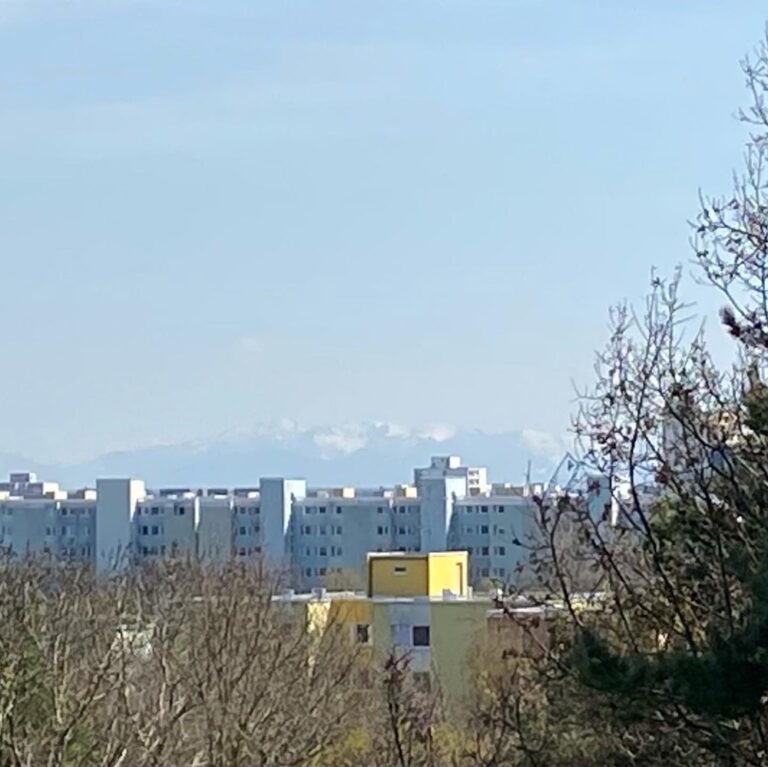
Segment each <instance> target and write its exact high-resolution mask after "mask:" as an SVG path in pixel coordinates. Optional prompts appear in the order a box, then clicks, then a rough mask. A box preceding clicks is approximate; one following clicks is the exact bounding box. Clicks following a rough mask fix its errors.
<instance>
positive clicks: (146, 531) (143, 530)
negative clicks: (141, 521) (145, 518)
mask: <svg viewBox="0 0 768 767" xmlns="http://www.w3.org/2000/svg"><path fill="white" fill-rule="evenodd" d="M141 534H142V535H149V528H148V527H147V526H146V525H142V526H141Z"/></svg>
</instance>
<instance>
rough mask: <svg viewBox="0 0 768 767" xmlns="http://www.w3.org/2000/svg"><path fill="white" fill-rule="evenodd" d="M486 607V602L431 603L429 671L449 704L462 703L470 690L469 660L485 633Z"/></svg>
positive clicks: (487, 607)
mask: <svg viewBox="0 0 768 767" xmlns="http://www.w3.org/2000/svg"><path fill="white" fill-rule="evenodd" d="M489 607H490V604H489V603H488V602H485V601H478V602H462V601H455V602H452V601H445V602H432V612H431V628H430V644H431V646H432V670H433V672H434V674H435V676H436V677H437V679H438V682H439V684H440V687H441V688H442V690H443V691H444V692H445V694H446V697H447V699H448V700H450V701H452V702H456V703H459V702H461V700H462V699H463V698H464V697H465V696H466V695H467V694H468V693H469V691H470V684H471V667H470V665H469V662H468V661H469V658H470V656H471V654H473V652H474V651H475V650H476V649H477V648H479V646H480V644H479V643H480V640H481V638H482V637H483V636H485V634H486V632H487V628H486V626H487V623H486V621H487V614H488V609H489Z"/></svg>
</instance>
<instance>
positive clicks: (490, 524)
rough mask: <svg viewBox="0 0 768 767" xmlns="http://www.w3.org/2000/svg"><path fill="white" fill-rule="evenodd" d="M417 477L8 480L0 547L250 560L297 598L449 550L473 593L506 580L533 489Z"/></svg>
mask: <svg viewBox="0 0 768 767" xmlns="http://www.w3.org/2000/svg"><path fill="white" fill-rule="evenodd" d="M414 478H415V480H416V482H415V484H413V485H398V486H395V487H389V488H373V489H368V488H352V487H341V488H330V489H323V488H308V487H307V483H306V481H305V480H303V479H285V478H281V477H277V478H263V479H261V480H260V481H259V482H257V483H255V484H254V485H253V486H251V487H239V488H234V489H227V488H207V489H197V488H178V487H177V488H165V489H160V490H157V491H150V490H148V489H147V488H146V487H145V486H144V483H143V482H141V481H140V480H137V479H128V478H124V479H118V478H115V479H111V478H104V479H98V480H97V482H96V488H95V489H85V490H78V491H75V492H65V491H63V490H61V489H60V488H59V487H58V485H57V484H56V483H52V482H43V481H38V479H37V477H35V476H34V475H32V474H25V473H16V474H13V475H11V477H10V479H9V481H8V482H4V483H0V546H2V547H5V548H6V549H8V550H10V551H12V552H13V553H14V554H16V555H17V556H24V555H26V554H42V553H46V552H47V553H49V554H51V555H54V556H57V557H61V558H65V559H68V560H74V561H83V562H88V563H91V564H94V565H96V566H98V567H99V569H101V570H105V571H108V570H111V569H113V568H115V567H118V566H122V565H124V564H126V563H129V562H141V561H147V560H151V559H152V558H155V557H164V556H190V557H198V558H200V559H202V560H204V561H210V562H223V561H226V560H228V559H230V558H232V557H235V558H237V559H240V560H244V561H247V560H249V559H257V558H258V559H264V560H266V561H267V562H268V563H269V564H270V565H271V566H274V567H277V568H280V569H282V570H284V571H287V572H290V573H291V574H292V580H293V585H294V586H295V587H297V588H310V587H319V586H324V585H327V581H328V579H329V578H331V577H340V575H341V574H348V575H350V576H355V578H353V579H352V580H355V579H356V582H357V583H360V584H361V583H363V582H364V581H365V578H366V570H365V568H366V561H367V560H366V557H367V554H368V553H369V552H374V553H375V552H388V551H396V552H401V553H405V554H419V553H422V554H427V553H430V552H441V551H446V550H455V551H467V552H468V553H469V565H468V567H469V570H468V572H467V573H466V577H467V578H468V579H469V582H470V583H475V584H477V583H479V582H481V581H483V580H484V579H495V580H498V581H501V582H507V581H511V580H512V579H513V578H514V574H515V568H516V567H517V565H518V564H519V563H520V562H521V561H522V560H523V559H524V558H525V557H526V556H527V552H528V549H529V547H530V539H531V536H532V535H533V533H534V530H535V510H536V506H535V503H534V501H533V498H532V496H531V492H530V488H526V487H520V486H511V485H506V484H489V483H488V482H487V478H486V472H485V470H484V469H479V468H470V467H464V466H462V465H461V462H460V460H459V458H458V457H456V456H437V457H434V458H433V459H432V461H431V463H430V465H429V466H427V467H425V468H421V469H416V470H415V471H414ZM606 493H608V496H606ZM609 496H610V493H609V490H608V489H607V486H604V487H601V488H600V492H599V493H595V500H594V505H595V506H596V507H599V508H600V509H601V510H602V509H603V508H605V507H606V503H607V500H606V499H607V497H608V498H609ZM336 587H339V584H337V585H336ZM350 587H351V586H350ZM355 587H357V586H355Z"/></svg>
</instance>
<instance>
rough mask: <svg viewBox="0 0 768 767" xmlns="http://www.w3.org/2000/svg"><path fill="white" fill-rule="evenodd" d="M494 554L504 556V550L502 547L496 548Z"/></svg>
mask: <svg viewBox="0 0 768 767" xmlns="http://www.w3.org/2000/svg"><path fill="white" fill-rule="evenodd" d="M494 553H496V554H499V555H500V556H502V557H503V556H504V554H506V549H505V548H504V547H503V546H496V548H495V550H494Z"/></svg>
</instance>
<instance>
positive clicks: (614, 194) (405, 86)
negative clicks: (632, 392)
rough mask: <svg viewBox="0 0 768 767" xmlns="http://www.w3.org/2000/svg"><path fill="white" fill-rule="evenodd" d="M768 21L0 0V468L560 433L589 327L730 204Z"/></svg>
mask: <svg viewBox="0 0 768 767" xmlns="http://www.w3.org/2000/svg"><path fill="white" fill-rule="evenodd" d="M767 15H768V14H766V9H765V4H764V2H763V3H758V2H749V1H748V0H739V1H738V2H732V3H722V2H715V1H714V0H712V1H708V0H696V1H695V2H694V1H693V0H691V1H690V2H686V1H685V0H679V1H677V2H674V3H669V2H662V1H661V0H649V1H648V2H644V3H628V2H622V3H608V2H604V1H603V2H597V1H590V0H463V1H461V2H460V1H458V0H429V1H428V0H365V2H360V0H348V1H346V2H341V1H337V0H326V1H320V0H291V2H284V1H279V0H273V1H271V2H267V1H266V0H259V1H256V0H208V1H204V0H121V1H118V0H55V1H54V0H50V1H46V0H0V258H1V259H2V262H1V263H2V271H1V272H0V274H1V275H2V277H1V279H2V300H0V328H2V331H3V332H2V338H3V346H4V350H3V360H4V370H3V374H2V375H0V403H2V409H3V417H2V419H0V449H4V450H14V451H21V452H24V453H27V454H29V455H32V456H34V457H36V458H38V459H41V460H50V459H66V458H75V457H81V456H87V455H92V454H97V453H99V452H102V451H105V450H110V449H116V448H123V447H131V446H141V445H148V444H157V443H171V442H175V441H183V440H190V439H198V438H199V439H202V438H205V437H206V436H208V435H213V434H217V433H220V432H223V431H226V430H228V429H233V428H240V427H242V426H244V425H246V426H247V425H248V424H255V423H259V422H263V421H275V420H279V419H286V418H287V419H291V420H293V421H297V422H300V423H303V424H307V425H312V424H342V423H349V422H357V421H373V420H376V421H379V420H381V421H392V422H395V423H400V424H410V425H426V424H450V425H460V426H465V427H476V428H480V429H486V430H494V431H497V430H506V429H528V430H536V431H541V432H544V433H552V434H561V433H563V432H565V431H566V429H567V428H568V424H569V417H570V414H571V413H572V412H573V410H574V388H573V384H574V382H576V383H577V384H578V385H588V384H589V383H590V381H591V380H592V378H593V358H594V350H595V349H596V348H598V347H599V346H601V345H602V344H603V342H604V340H605V338H606V332H607V331H606V321H607V314H608V308H609V307H610V305H612V304H614V303H616V302H617V301H621V300H624V299H628V300H632V301H636V300H639V299H640V298H641V297H642V295H643V294H644V292H645V290H646V286H647V285H648V281H649V276H650V272H651V268H652V267H653V266H656V267H658V268H659V269H660V270H661V271H662V272H663V273H668V272H670V271H671V270H672V269H673V268H674V266H675V265H676V264H678V263H683V264H687V263H688V262H689V260H690V257H691V252H690V248H689V245H688V237H689V226H688V224H687V221H688V220H689V219H690V218H691V217H692V216H694V215H695V213H696V208H697V199H698V197H697V196H698V192H699V189H703V190H705V191H707V192H712V193H720V192H727V191H728V189H729V188H730V183H731V181H730V180H731V174H732V171H733V169H734V168H736V167H738V166H739V163H740V160H741V155H742V151H743V144H744V140H745V131H744V129H743V126H741V125H739V124H738V122H737V121H736V120H735V119H734V113H735V111H736V109H737V108H738V107H739V106H740V105H742V104H744V103H745V101H746V92H745V90H744V87H743V77H742V75H741V72H740V70H739V66H738V62H739V60H740V59H741V58H742V56H743V55H744V54H745V53H747V52H749V51H750V50H752V49H753V48H754V46H755V45H756V43H757V42H758V41H759V39H760V37H761V35H762V34H763V31H764V24H765V21H766V16H767ZM686 294H687V295H688V296H690V297H691V299H692V300H695V301H697V302H698V306H699V311H700V312H701V313H702V314H707V313H711V311H712V310H714V309H716V307H717V301H716V299H715V298H714V297H713V296H712V295H711V294H709V293H707V292H705V291H703V289H701V288H699V287H697V286H696V285H694V284H693V283H692V281H690V280H689V281H688V286H687V288H686ZM713 325H714V323H713ZM719 332H720V331H719V329H718V328H716V327H713V333H714V334H717V333H719Z"/></svg>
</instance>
